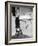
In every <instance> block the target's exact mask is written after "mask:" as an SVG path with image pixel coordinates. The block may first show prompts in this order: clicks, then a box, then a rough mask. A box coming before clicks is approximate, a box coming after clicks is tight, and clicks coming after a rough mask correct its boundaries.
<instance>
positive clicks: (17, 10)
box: [15, 8, 20, 17]
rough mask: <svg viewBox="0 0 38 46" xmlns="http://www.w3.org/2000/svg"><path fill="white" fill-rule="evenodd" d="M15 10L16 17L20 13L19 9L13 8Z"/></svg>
mask: <svg viewBox="0 0 38 46" xmlns="http://www.w3.org/2000/svg"><path fill="white" fill-rule="evenodd" d="M15 10H16V17H18V16H19V15H20V9H17V8H16V9H15Z"/></svg>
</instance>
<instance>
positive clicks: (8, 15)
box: [5, 2, 37, 44]
mask: <svg viewBox="0 0 38 46" xmlns="http://www.w3.org/2000/svg"><path fill="white" fill-rule="evenodd" d="M36 11H37V4H36V3H23V2H5V44H18V43H32V42H34V43H35V42H36V41H37V35H36V33H37V29H36V26H37V25H36V23H37V21H36V18H37V13H36Z"/></svg>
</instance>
